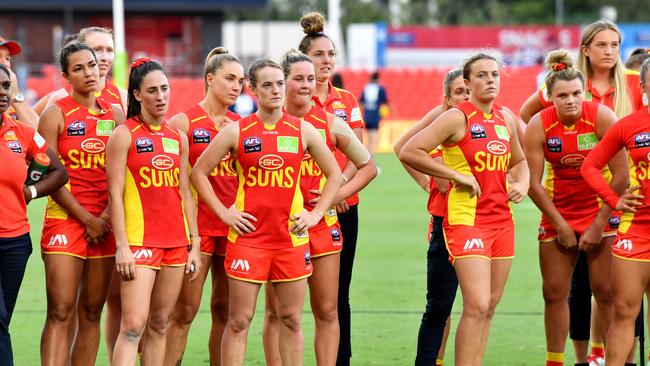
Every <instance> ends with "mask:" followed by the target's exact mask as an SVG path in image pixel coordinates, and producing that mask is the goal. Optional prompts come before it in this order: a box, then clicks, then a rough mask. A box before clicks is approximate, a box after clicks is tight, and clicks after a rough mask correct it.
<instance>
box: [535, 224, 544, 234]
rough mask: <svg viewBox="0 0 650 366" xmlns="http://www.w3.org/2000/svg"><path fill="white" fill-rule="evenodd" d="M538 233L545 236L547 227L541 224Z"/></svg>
mask: <svg viewBox="0 0 650 366" xmlns="http://www.w3.org/2000/svg"><path fill="white" fill-rule="evenodd" d="M537 234H538V235H539V236H544V235H546V229H544V226H542V225H539V227H538V228H537Z"/></svg>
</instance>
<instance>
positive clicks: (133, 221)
mask: <svg viewBox="0 0 650 366" xmlns="http://www.w3.org/2000/svg"><path fill="white" fill-rule="evenodd" d="M122 202H123V204H124V221H125V224H126V239H127V241H128V242H129V245H132V246H139V247H141V246H142V242H143V241H144V212H142V211H143V210H142V200H141V198H140V192H138V186H137V185H136V183H135V179H134V178H133V175H131V172H130V171H129V170H128V169H126V174H124V198H123V199H122Z"/></svg>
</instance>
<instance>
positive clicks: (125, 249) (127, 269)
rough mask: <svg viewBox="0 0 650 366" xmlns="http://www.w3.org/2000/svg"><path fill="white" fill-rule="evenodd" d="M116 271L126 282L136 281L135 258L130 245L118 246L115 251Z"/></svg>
mask: <svg viewBox="0 0 650 366" xmlns="http://www.w3.org/2000/svg"><path fill="white" fill-rule="evenodd" d="M115 270H116V271H117V273H118V274H119V275H120V277H122V279H123V280H124V281H131V280H134V279H135V258H134V257H133V252H131V248H129V246H128V245H117V249H116V250H115Z"/></svg>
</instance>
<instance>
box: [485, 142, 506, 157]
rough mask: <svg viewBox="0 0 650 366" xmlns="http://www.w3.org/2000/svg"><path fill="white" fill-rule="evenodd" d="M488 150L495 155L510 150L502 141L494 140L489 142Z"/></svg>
mask: <svg viewBox="0 0 650 366" xmlns="http://www.w3.org/2000/svg"><path fill="white" fill-rule="evenodd" d="M487 150H488V151H489V152H491V153H492V154H494V155H503V154H505V153H507V152H508V147H507V146H506V144H504V143H503V142H501V141H497V140H492V141H490V142H489V143H488V144H487Z"/></svg>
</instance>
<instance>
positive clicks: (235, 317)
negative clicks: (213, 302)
mask: <svg viewBox="0 0 650 366" xmlns="http://www.w3.org/2000/svg"><path fill="white" fill-rule="evenodd" d="M252 320H253V315H252V314H250V315H249V314H230V316H229V317H228V328H230V330H231V331H233V332H234V333H242V332H245V331H246V330H247V329H248V327H249V326H250V325H251V321H252Z"/></svg>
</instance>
